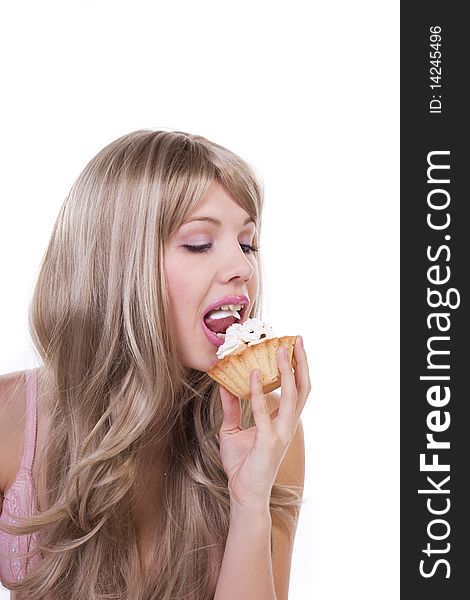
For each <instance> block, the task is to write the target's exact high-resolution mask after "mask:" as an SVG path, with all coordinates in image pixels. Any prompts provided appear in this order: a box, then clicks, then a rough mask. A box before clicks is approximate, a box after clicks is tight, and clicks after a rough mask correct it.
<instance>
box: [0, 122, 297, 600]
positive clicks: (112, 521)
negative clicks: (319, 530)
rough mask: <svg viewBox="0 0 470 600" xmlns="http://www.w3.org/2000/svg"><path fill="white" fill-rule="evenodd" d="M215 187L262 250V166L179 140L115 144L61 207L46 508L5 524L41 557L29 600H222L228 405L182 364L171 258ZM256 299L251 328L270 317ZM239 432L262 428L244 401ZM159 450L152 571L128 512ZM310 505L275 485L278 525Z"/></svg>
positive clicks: (45, 305)
mask: <svg viewBox="0 0 470 600" xmlns="http://www.w3.org/2000/svg"><path fill="white" fill-rule="evenodd" d="M215 180H216V181H218V182H220V183H221V184H222V185H224V186H225V188H226V189H227V190H228V191H229V192H230V193H231V194H232V196H233V197H234V198H235V199H236V201H237V203H238V204H239V205H240V206H241V207H242V208H243V209H245V210H246V212H247V213H248V214H249V215H250V216H252V217H253V218H254V219H255V221H256V223H257V224H258V226H257V234H256V237H255V240H254V243H255V244H256V245H258V243H259V235H260V227H261V213H262V205H263V191H262V185H261V184H260V181H259V179H258V178H257V176H256V174H255V173H254V171H253V169H252V168H250V167H249V165H248V164H247V163H246V162H245V161H244V160H243V159H241V158H240V157H239V156H237V155H235V154H234V153H232V152H230V151H229V150H227V149H226V148H223V147H222V146H220V145H218V144H215V143H213V142H210V141H209V140H207V139H206V138H204V137H201V136H197V135H192V134H189V133H184V132H181V131H150V130H139V131H135V132H133V133H130V134H128V135H124V136H122V137H121V138H119V139H118V140H116V141H114V142H112V143H111V144H109V145H108V146H106V147H105V148H104V149H103V150H101V151H100V152H99V153H98V154H97V155H96V156H95V157H94V158H93V159H92V160H91V161H90V162H89V163H88V165H87V166H86V167H85V169H84V170H83V172H82V173H81V174H80V176H79V177H78V179H77V180H76V182H75V183H74V185H73V187H72V189H71V191H70V193H69V195H68V197H67V198H66V200H65V202H64V204H63V205H62V207H61V210H60V213H59V216H58V219H57V221H56V224H55V226H54V230H53V233H52V237H51V240H50V242H49V246H48V248H47V251H46V253H45V256H44V258H43V260H42V264H41V269H40V272H39V276H38V280H37V282H36V286H35V289H34V294H33V298H32V302H31V306H30V314H29V325H30V332H31V336H32V339H33V342H34V344H35V347H36V348H37V351H38V353H39V355H40V357H41V359H42V361H43V362H44V367H43V368H42V369H41V370H40V371H41V374H40V386H39V388H40V389H41V390H42V391H43V393H45V394H47V395H48V396H49V397H51V398H53V404H52V406H51V407H50V408H51V412H50V431H49V435H48V438H47V446H46V449H45V462H44V469H45V477H46V479H45V481H46V490H47V492H46V496H47V510H44V511H43V512H41V513H40V514H38V515H35V516H32V517H30V518H28V519H26V518H25V519H22V525H20V526H13V525H11V526H7V525H6V524H0V528H1V529H2V530H3V531H7V532H9V533H13V534H22V535H23V534H31V533H33V532H36V533H37V546H36V548H35V549H33V550H32V551H30V552H29V553H27V554H26V555H25V556H26V557H27V558H28V559H31V558H32V557H33V556H35V555H38V554H39V555H40V556H41V558H42V560H41V561H39V564H38V566H37V567H36V568H35V569H30V570H29V572H28V574H27V576H26V577H25V578H24V579H23V580H22V581H18V582H11V585H9V587H10V589H12V590H18V591H21V592H23V593H25V594H26V596H27V597H28V598H31V599H37V600H42V599H43V598H45V597H46V594H48V593H49V594H51V593H53V594H54V597H57V598H58V599H60V600H62V599H63V598H67V599H69V598H70V599H73V600H98V599H99V600H101V599H103V600H104V599H105V598H106V599H109V598H116V599H123V600H124V599H126V600H131V599H132V600H170V599H178V600H180V599H182V598H187V599H189V600H196V599H197V600H200V599H202V598H204V599H209V598H212V597H213V595H214V591H215V587H216V583H217V577H218V572H219V568H220V563H221V560H222V555H223V551H224V547H225V542H226V538H227V534H228V526H229V494H228V489H227V477H226V474H225V472H224V470H223V467H222V463H221V460H220V453H219V445H218V440H217V434H218V431H219V429H220V426H221V423H222V409H221V404H220V398H219V392H218V385H217V384H216V383H215V382H214V381H213V380H212V379H211V378H210V377H209V376H208V375H207V373H205V372H201V371H196V370H193V369H189V368H187V367H184V366H183V365H181V363H180V362H179V360H178V357H177V353H176V345H175V340H174V338H173V336H172V330H171V323H172V311H171V304H170V302H169V296H168V291H167V284H166V279H165V273H164V270H163V256H164V248H165V243H166V241H167V240H168V239H169V238H170V236H171V235H172V234H173V232H175V231H176V230H177V228H178V227H179V226H180V224H181V223H182V222H183V221H184V220H185V218H186V217H187V216H188V214H189V213H190V212H191V211H192V210H193V209H194V208H195V207H196V206H197V204H198V202H199V201H200V200H201V198H202V197H203V196H204V194H205V193H206V191H207V190H208V188H209V186H210V185H211V183H212V182H213V181H215ZM259 260H260V259H259V258H258V266H259V267H260V265H259ZM260 280H261V282H262V278H261V277H260ZM261 287H262V285H261ZM261 294H262V290H260V295H259V297H258V298H257V299H256V302H255V303H254V305H253V307H252V310H251V312H250V315H249V316H250V317H255V316H257V317H260V318H261ZM243 425H244V426H245V427H249V426H252V425H254V420H253V417H252V414H251V410H250V406H249V403H243ZM161 440H164V441H165V444H166V446H167V448H168V450H169V465H168V469H167V476H166V477H164V478H163V481H162V506H161V526H160V527H161V528H160V531H159V532H158V534H157V532H155V538H154V540H155V541H154V560H153V564H152V569H151V570H150V571H151V572H148V571H149V570H145V569H144V567H143V565H142V561H141V556H140V552H139V547H138V546H139V540H138V537H137V533H136V526H135V522H134V519H133V516H132V515H133V506H134V502H135V498H136V493H137V490H138V489H139V485H138V483H139V475H140V474H141V472H142V467H143V465H142V458H141V457H142V454H143V452H142V449H144V448H145V447H146V446H148V445H149V444H152V443H155V442H156V441H161ZM300 502H301V495H300V490H299V489H297V488H291V487H287V486H280V485H274V487H273V489H272V495H271V512H272V514H273V516H274V513H276V514H277V515H278V516H279V517H280V518H281V520H282V521H283V522H285V523H286V524H292V523H293V522H294V520H295V519H296V516H297V513H298V509H299V506H300Z"/></svg>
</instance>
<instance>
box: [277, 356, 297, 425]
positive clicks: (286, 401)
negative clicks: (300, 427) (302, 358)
mask: <svg viewBox="0 0 470 600" xmlns="http://www.w3.org/2000/svg"><path fill="white" fill-rule="evenodd" d="M283 349H284V347H279V348H278V349H277V352H276V359H277V364H278V367H279V371H280V373H281V398H280V400H279V419H280V422H281V423H282V424H283V427H285V428H286V431H289V432H290V430H291V428H292V423H293V419H294V415H295V410H296V406H297V399H298V394H297V387H296V384H295V379H294V374H293V372H292V367H291V363H290V360H289V357H288V355H286V354H284V353H283Z"/></svg>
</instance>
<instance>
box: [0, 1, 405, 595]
mask: <svg viewBox="0 0 470 600" xmlns="http://www.w3.org/2000/svg"><path fill="white" fill-rule="evenodd" d="M398 25H399V4H398V2H391V1H390V0H389V1H385V2H380V3H377V2H372V1H368V2H366V1H363V0H358V1H357V2H353V3H351V2H347V1H346V0H339V1H337V2H334V3H333V2H330V3H328V2H319V1H300V0H291V1H290V2H289V3H287V2H268V1H266V2H264V1H258V2H255V1H248V0H239V1H238V2H236V3H224V2H220V0H218V1H217V0H199V1H198V2H191V1H190V0H185V1H181V0H180V1H175V2H163V1H161V2H155V1H154V2H150V1H149V2H144V1H139V0H137V1H136V0H134V1H133V2H132V3H131V2H122V1H116V0H113V1H111V0H101V1H99V0H93V1H92V0H80V1H70V0H69V1H68V2H59V1H55V2H52V1H48V0H43V1H42V2H40V3H35V2H33V1H32V0H30V1H28V2H21V1H17V2H15V3H14V4H13V3H10V5H9V6H8V8H4V9H3V32H2V36H1V40H0V45H1V46H0V48H1V51H2V56H3V57H6V56H8V57H9V61H10V62H9V63H7V64H6V65H5V70H4V73H3V90H4V91H3V94H2V102H3V108H2V111H1V130H2V142H1V153H2V154H1V160H2V166H3V169H2V179H1V182H2V186H1V189H2V193H1V212H0V215H1V224H0V252H1V266H0V268H1V271H0V281H1V295H0V331H1V344H0V373H7V372H10V371H16V370H21V369H25V368H31V367H34V366H36V362H35V359H34V356H33V352H32V344H31V342H30V339H29V335H28V331H27V310H28V304H29V301H30V297H31V293H32V289H33V285H34V281H35V277H36V274H37V269H38V265H39V262H40V260H41V258H42V255H43V253H44V251H45V249H46V245H47V242H48V240H49V237H50V235H51V232H52V227H53V224H54V222H55V220H56V217H57V213H58V210H59V208H60V206H61V204H62V202H63V199H64V197H65V195H66V194H67V192H68V190H69V189H70V187H71V185H72V183H73V181H74V180H75V178H76V177H77V175H78V174H79V172H80V171H81V170H82V168H83V167H84V166H85V164H86V162H87V161H88V160H89V159H90V158H91V157H92V156H93V155H94V154H96V152H98V150H100V149H101V148H102V147H103V146H105V145H106V144H107V143H109V142H110V141H112V140H113V139H115V138H117V137H119V136H120V135H123V134H124V133H127V132H129V131H133V130H135V129H141V128H146V127H149V128H158V127H164V128H174V129H180V130H183V131H188V132H191V133H198V134H201V135H204V136H205V137H208V138H209V139H211V140H213V141H215V142H218V143H220V144H222V145H226V146H227V147H228V148H230V149H232V150H234V151H235V152H237V153H239V154H240V155H241V156H243V157H244V158H246V159H247V160H248V161H249V162H250V163H251V164H252V165H253V166H254V167H255V168H256V169H257V171H258V172H259V174H260V175H261V177H262V179H263V181H264V184H265V191H266V205H265V213H264V224H263V227H264V230H263V233H262V253H263V260H264V267H265V271H266V285H267V296H266V300H267V305H266V309H267V310H266V318H267V319H268V321H269V322H270V323H271V324H272V326H273V328H274V330H275V331H276V332H277V333H278V334H280V335H285V334H298V333H299V334H301V335H302V336H303V338H304V342H305V346H306V350H307V354H308V359H309V364H310V374H311V380H312V386H313V387H312V392H311V395H310V397H309V400H308V401H307V405H306V408H305V409H304V413H303V419H302V420H303V424H304V431H305V443H306V469H307V473H306V485H305V501H306V502H305V505H304V507H303V509H302V512H301V518H300V522H299V527H298V532H297V537H296V542H295V549H294V555H293V563H292V572H291V586H290V590H291V593H290V598H291V599H292V600H294V599H295V600H311V599H312V598H315V599H317V600H337V599H340V598H343V597H345V596H346V595H347V597H349V598H358V599H361V600H376V599H377V598H378V597H380V598H381V600H392V599H393V600H395V599H396V598H398V597H399V585H398V584H399V479H398V474H399V465H398V461H399V448H398V444H399V431H398V425H399V393H398V389H399V388H398V375H399V356H398V343H399V333H398V319H399V308H398V307H399V280H398V275H399V267H398V260H399V250H398V242H399V231H398V226H399V223H398V219H399V194H398V175H399V154H398V143H399V129H398V127H399V114H398V101H399V82H398V70H399V65H398V56H399V53H398V43H399V29H398ZM7 597H8V593H7V592H6V591H3V592H2V591H0V599H1V600H4V599H5V598H7Z"/></svg>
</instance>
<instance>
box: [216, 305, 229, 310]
mask: <svg viewBox="0 0 470 600" xmlns="http://www.w3.org/2000/svg"><path fill="white" fill-rule="evenodd" d="M229 307H230V304H222V306H220V307H219V308H221V309H222V310H228V309H229Z"/></svg>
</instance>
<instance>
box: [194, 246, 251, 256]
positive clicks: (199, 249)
mask: <svg viewBox="0 0 470 600" xmlns="http://www.w3.org/2000/svg"><path fill="white" fill-rule="evenodd" d="M240 246H241V248H242V249H243V252H244V253H245V254H251V253H252V252H258V250H259V247H257V246H250V245H249V244H240ZM211 247H212V244H204V245H203V246H191V245H189V244H184V246H183V248H186V249H187V250H188V251H189V252H197V253H199V254H200V253H202V252H207V251H208V250H209V249H210V248H211Z"/></svg>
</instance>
